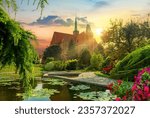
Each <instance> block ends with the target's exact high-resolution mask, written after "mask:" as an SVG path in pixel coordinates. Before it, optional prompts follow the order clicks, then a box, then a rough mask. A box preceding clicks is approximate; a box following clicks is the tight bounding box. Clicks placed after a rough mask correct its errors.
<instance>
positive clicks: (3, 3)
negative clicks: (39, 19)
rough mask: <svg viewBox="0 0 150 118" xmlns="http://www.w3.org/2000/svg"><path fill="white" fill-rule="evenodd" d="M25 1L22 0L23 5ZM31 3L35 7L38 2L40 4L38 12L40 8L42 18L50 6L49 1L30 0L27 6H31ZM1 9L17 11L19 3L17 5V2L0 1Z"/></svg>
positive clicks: (11, 0) (9, 0) (10, 0)
mask: <svg viewBox="0 0 150 118" xmlns="http://www.w3.org/2000/svg"><path fill="white" fill-rule="evenodd" d="M23 1H26V0H21V4H22V3H23ZM30 2H33V5H35V4H36V2H37V3H38V4H37V8H36V9H37V10H38V9H39V8H40V9H41V16H42V12H43V9H44V7H45V5H46V4H48V0H34V1H33V0H28V1H27V4H28V5H29V3H30ZM0 7H1V8H5V9H6V7H7V8H11V9H13V10H14V11H15V13H16V11H17V10H18V6H17V3H16V0H0Z"/></svg>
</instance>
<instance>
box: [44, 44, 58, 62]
mask: <svg viewBox="0 0 150 118" xmlns="http://www.w3.org/2000/svg"><path fill="white" fill-rule="evenodd" d="M49 57H53V58H54V59H55V60H60V59H61V47H60V46H59V45H52V46H49V47H48V48H46V49H45V51H44V53H43V59H42V62H45V61H46V59H47V58H49Z"/></svg>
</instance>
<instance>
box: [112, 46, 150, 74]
mask: <svg viewBox="0 0 150 118" xmlns="http://www.w3.org/2000/svg"><path fill="white" fill-rule="evenodd" d="M149 60H150V45H147V46H145V47H142V48H139V49H137V50H135V51H133V52H132V53H130V54H128V55H127V56H126V57H125V58H123V59H122V60H121V61H119V62H118V63H117V64H116V66H115V68H114V69H113V70H112V71H111V75H113V74H115V73H116V74H117V73H119V72H121V71H128V70H133V72H134V73H135V72H137V70H138V69H140V68H144V67H147V66H149V65H150V61H149ZM128 75H129V76H130V74H128Z"/></svg>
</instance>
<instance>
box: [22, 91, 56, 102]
mask: <svg viewBox="0 0 150 118" xmlns="http://www.w3.org/2000/svg"><path fill="white" fill-rule="evenodd" d="M55 93H59V91H57V90H55V89H40V90H32V91H31V92H30V94H29V93H23V95H22V96H23V98H24V100H28V99H29V98H31V97H34V98H35V97H36V98H41V97H50V96H52V95H54V94H55ZM19 95H20V94H19Z"/></svg>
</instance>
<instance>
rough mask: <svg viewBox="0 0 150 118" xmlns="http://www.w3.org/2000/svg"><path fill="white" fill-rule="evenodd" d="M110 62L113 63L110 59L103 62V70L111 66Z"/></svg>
mask: <svg viewBox="0 0 150 118" xmlns="http://www.w3.org/2000/svg"><path fill="white" fill-rule="evenodd" d="M110 62H111V59H110V57H107V58H106V59H105V60H104V61H103V63H102V68H105V67H107V66H109V65H110Z"/></svg>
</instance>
